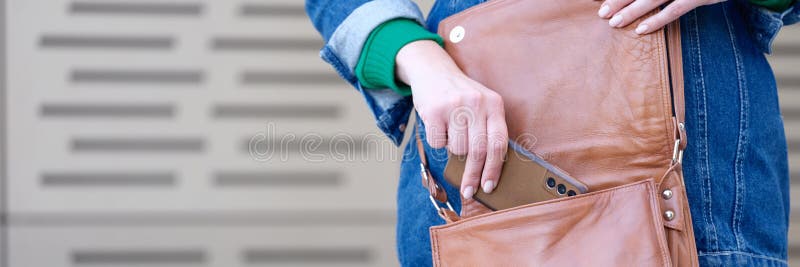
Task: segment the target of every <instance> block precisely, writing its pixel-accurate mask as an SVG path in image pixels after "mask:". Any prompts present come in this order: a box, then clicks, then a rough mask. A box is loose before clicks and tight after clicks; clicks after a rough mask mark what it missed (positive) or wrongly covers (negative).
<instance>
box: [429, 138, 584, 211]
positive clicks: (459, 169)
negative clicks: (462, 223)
mask: <svg viewBox="0 0 800 267" xmlns="http://www.w3.org/2000/svg"><path fill="white" fill-rule="evenodd" d="M466 161H467V157H466V156H458V155H454V154H452V153H450V154H449V158H448V160H447V166H446V167H445V170H444V176H445V180H447V182H448V183H450V184H451V185H453V186H454V187H456V188H460V187H461V179H462V176H463V174H464V166H465V163H466ZM476 191H477V192H476V193H475V195H474V196H473V198H474V199H475V200H476V201H478V202H480V203H482V204H483V205H485V206H486V207H488V208H490V209H492V210H502V209H507V208H513V207H517V206H522V205H525V204H530V203H535V202H540V201H545V200H550V199H556V198H562V197H570V196H574V195H578V194H582V193H586V192H587V191H588V187H587V186H586V184H584V183H583V182H581V181H580V180H578V179H575V178H573V177H572V176H570V175H569V174H568V173H567V172H565V171H563V170H561V169H559V168H558V167H556V166H554V165H552V164H550V163H548V162H546V161H545V160H544V159H542V158H541V157H539V156H537V155H536V154H534V153H531V152H529V151H527V150H525V149H524V148H522V147H521V146H520V145H518V144H516V143H514V142H513V141H509V143H508V152H507V153H506V158H505V161H504V162H503V169H502V171H501V173H500V181H499V182H498V183H497V186H496V187H495V189H494V190H493V191H492V192H491V193H489V194H486V193H484V192H483V190H481V189H478V190H476Z"/></svg>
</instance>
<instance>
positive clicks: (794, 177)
mask: <svg viewBox="0 0 800 267" xmlns="http://www.w3.org/2000/svg"><path fill="white" fill-rule="evenodd" d="M789 180H790V181H791V183H790V184H792V185H800V171H792V172H791V174H790V175H789ZM797 219H800V217H799V218H797Z"/></svg>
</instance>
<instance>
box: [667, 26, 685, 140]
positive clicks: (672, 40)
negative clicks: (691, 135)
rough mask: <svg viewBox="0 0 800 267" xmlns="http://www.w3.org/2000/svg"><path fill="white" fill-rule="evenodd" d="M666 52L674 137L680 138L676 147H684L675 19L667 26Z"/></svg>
mask: <svg viewBox="0 0 800 267" xmlns="http://www.w3.org/2000/svg"><path fill="white" fill-rule="evenodd" d="M666 34H667V53H668V54H669V56H668V60H669V71H670V78H671V81H670V83H671V85H672V108H673V110H674V113H675V138H677V139H678V140H680V142H678V144H679V145H678V148H679V149H680V150H681V151H682V150H683V149H685V148H686V141H687V140H686V127H685V122H686V113H685V104H684V99H683V95H684V94H683V54H682V51H681V26H680V21H678V20H676V21H674V22H672V23H670V24H669V25H668V26H667V30H666Z"/></svg>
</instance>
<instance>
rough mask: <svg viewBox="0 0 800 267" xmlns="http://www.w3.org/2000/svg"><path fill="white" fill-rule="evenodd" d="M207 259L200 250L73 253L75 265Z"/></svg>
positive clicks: (201, 261)
mask: <svg viewBox="0 0 800 267" xmlns="http://www.w3.org/2000/svg"><path fill="white" fill-rule="evenodd" d="M206 258H207V256H206V252H205V251H203V250H199V249H181V250H173V249H158V250H153V249H152V248H149V249H147V250H141V249H131V250H106V249H98V250H81V251H74V252H72V263H73V264H114V265H117V264H125V265H130V264H204V263H205V262H206Z"/></svg>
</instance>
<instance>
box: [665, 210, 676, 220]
mask: <svg viewBox="0 0 800 267" xmlns="http://www.w3.org/2000/svg"><path fill="white" fill-rule="evenodd" d="M664 219H666V220H667V221H672V219H675V212H673V211H671V210H668V211H665V212H664Z"/></svg>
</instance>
